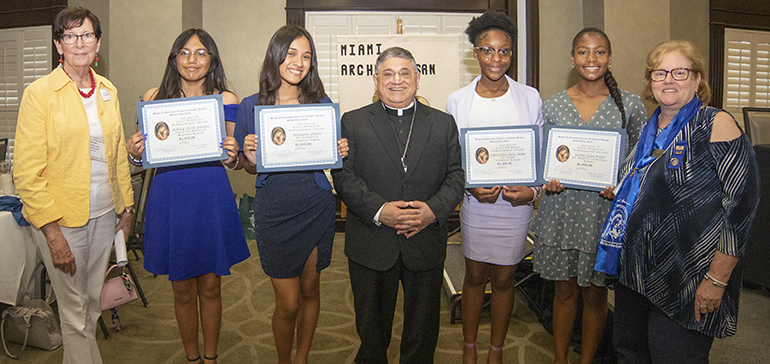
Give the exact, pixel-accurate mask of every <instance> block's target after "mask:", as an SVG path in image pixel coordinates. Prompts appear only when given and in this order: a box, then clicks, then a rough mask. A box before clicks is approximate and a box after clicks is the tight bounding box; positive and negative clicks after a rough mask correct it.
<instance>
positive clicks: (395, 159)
mask: <svg viewBox="0 0 770 364" xmlns="http://www.w3.org/2000/svg"><path fill="white" fill-rule="evenodd" d="M416 113H417V114H416V115H415V118H414V127H413V130H412V135H411V140H410V141H409V149H408V152H407V153H408V154H407V161H408V162H407V164H408V169H407V172H404V168H403V166H402V164H401V156H402V153H403V151H404V150H403V148H402V147H399V145H398V141H397V140H396V136H395V134H394V131H393V127H392V126H391V125H390V124H391V123H392V121H391V120H390V119H389V118H388V116H387V114H386V113H385V110H384V109H383V106H382V104H381V103H380V102H379V101H378V102H375V103H373V104H371V105H368V106H365V107H362V108H360V109H357V110H353V111H350V112H347V113H345V114H344V115H343V116H342V137H343V138H347V139H348V145H349V146H350V151H349V154H348V156H347V158H345V160H344V161H343V164H342V169H341V170H334V171H332V177H333V178H334V186H335V189H336V191H337V195H339V196H340V198H341V199H342V201H343V202H344V203H345V204H346V205H347V206H348V215H347V220H346V233H345V255H347V257H348V259H350V260H352V261H354V262H356V263H358V264H361V265H363V266H365V267H367V268H370V269H374V270H378V271H385V270H388V269H390V268H391V267H393V265H394V264H395V263H396V260H397V259H398V256H399V254H400V255H401V256H402V258H403V262H404V265H405V267H406V268H407V269H409V270H411V271H422V270H427V269H432V268H436V267H438V266H440V265H442V264H443V263H444V258H445V257H446V241H447V228H446V221H447V219H448V218H449V216H450V215H451V214H452V212H453V211H454V209H455V207H456V206H457V204H459V203H460V200H461V199H462V195H463V189H464V186H465V172H464V171H463V168H462V157H461V150H460V144H459V139H458V136H457V126H456V124H455V121H454V118H452V116H451V115H449V114H446V113H444V112H442V111H439V110H436V109H433V108H431V107H429V106H425V105H423V104H419V105H418V106H417V111H416ZM398 200H403V201H414V200H419V201H422V202H425V203H427V204H428V206H429V207H430V208H431V210H433V213H434V214H435V215H436V221H435V222H433V223H432V224H431V225H429V226H428V227H426V228H425V229H423V230H422V231H420V232H419V233H417V234H416V235H414V236H412V237H411V238H409V239H407V238H406V237H404V235H397V234H396V230H395V229H393V228H391V227H388V226H385V225H384V224H382V225H381V226H377V225H376V224H375V223H374V221H373V220H374V216H375V214H377V211H379V209H380V207H382V205H383V204H384V203H386V202H390V201H398Z"/></svg>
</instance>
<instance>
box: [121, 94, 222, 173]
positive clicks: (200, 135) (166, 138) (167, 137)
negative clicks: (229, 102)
mask: <svg viewBox="0 0 770 364" xmlns="http://www.w3.org/2000/svg"><path fill="white" fill-rule="evenodd" d="M136 114H137V119H138V121H137V123H138V124H139V130H140V131H143V132H145V133H146V134H147V139H146V140H145V142H144V151H143V152H142V167H144V168H155V167H165V166H175V165H182V164H191V163H200V162H207V161H212V160H224V159H227V152H225V151H224V149H222V148H220V146H219V145H220V143H221V142H222V139H223V138H224V137H225V136H226V135H227V133H226V131H225V113H224V106H223V103H222V95H207V96H197V97H186V98H182V99H165V100H154V101H143V102H138V103H137V104H136Z"/></svg>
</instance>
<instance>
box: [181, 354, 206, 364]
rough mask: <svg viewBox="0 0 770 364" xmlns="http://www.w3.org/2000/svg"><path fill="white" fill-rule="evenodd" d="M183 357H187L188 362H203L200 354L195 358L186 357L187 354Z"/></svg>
mask: <svg viewBox="0 0 770 364" xmlns="http://www.w3.org/2000/svg"><path fill="white" fill-rule="evenodd" d="M185 358H186V359H187V361H188V362H190V363H201V364H202V363H203V360H202V359H201V356H200V355H198V357H197V358H195V359H190V358H188V357H187V356H185Z"/></svg>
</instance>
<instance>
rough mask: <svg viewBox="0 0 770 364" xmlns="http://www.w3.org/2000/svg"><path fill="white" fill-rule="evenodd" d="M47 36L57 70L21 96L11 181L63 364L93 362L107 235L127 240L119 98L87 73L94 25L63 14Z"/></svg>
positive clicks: (127, 192)
mask: <svg viewBox="0 0 770 364" xmlns="http://www.w3.org/2000/svg"><path fill="white" fill-rule="evenodd" d="M53 28H54V30H53V38H54V43H55V45H56V49H57V50H58V51H59V54H61V55H62V57H61V58H60V59H59V63H60V67H57V68H56V69H54V70H53V72H51V73H50V74H49V75H47V76H45V77H43V78H41V79H39V80H37V81H35V82H33V83H32V84H31V85H29V87H27V89H26V90H25V91H24V96H23V97H22V101H21V105H20V107H19V120H18V123H17V129H16V139H15V151H14V157H15V171H14V180H15V183H16V188H17V190H18V193H19V197H21V201H22V203H23V204H24V207H23V210H22V212H23V213H24V217H26V218H27V220H28V221H29V222H30V223H31V224H32V225H34V226H35V227H36V228H38V229H39V231H38V233H37V234H36V240H37V244H38V247H39V249H40V252H41V254H42V257H43V261H44V263H45V265H46V268H47V269H48V274H49V276H50V278H51V283H52V285H53V289H54V291H56V298H57V302H58V306H59V314H60V317H61V326H62V341H63V342H64V363H78V364H89V363H101V362H102V360H101V357H100V355H99V348H98V347H97V346H96V339H95V331H96V326H95V325H96V321H97V320H98V318H99V315H100V314H101V302H100V296H101V290H102V284H103V281H104V274H105V270H106V268H107V259H108V257H109V254H110V247H111V244H112V241H113V237H114V235H115V233H116V232H117V231H119V230H123V232H124V233H126V234H128V229H129V226H130V222H131V218H132V215H133V213H134V209H133V200H134V197H133V196H134V194H133V192H132V189H131V178H130V174H129V168H128V159H127V155H126V149H125V148H124V147H123V145H124V144H125V140H124V134H123V123H122V122H121V119H120V107H119V104H118V93H117V90H116V89H115V86H113V85H112V83H111V82H110V81H108V80H107V79H106V78H104V77H101V76H99V75H97V74H95V73H94V71H93V70H92V69H91V68H90V65H91V63H92V62H93V61H94V58H95V57H96V52H98V50H99V45H100V39H101V35H102V32H101V28H100V27H99V19H98V18H97V17H96V16H95V15H94V14H93V13H91V12H90V11H88V10H87V9H84V8H80V7H68V8H65V9H64V10H62V11H61V12H60V13H59V15H57V17H56V20H55V21H54V26H53ZM116 216H119V217H120V219H119V221H118V222H117V224H116ZM40 232H42V234H41V233H40Z"/></svg>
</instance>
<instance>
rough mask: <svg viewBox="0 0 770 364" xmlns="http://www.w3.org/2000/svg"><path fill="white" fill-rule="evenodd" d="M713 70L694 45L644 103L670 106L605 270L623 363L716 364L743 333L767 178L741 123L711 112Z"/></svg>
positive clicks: (618, 211) (666, 62) (659, 72)
mask: <svg viewBox="0 0 770 364" xmlns="http://www.w3.org/2000/svg"><path fill="white" fill-rule="evenodd" d="M704 64H705V62H704V60H703V57H701V55H700V54H698V51H697V50H695V48H694V47H693V45H692V44H690V43H689V42H686V41H670V42H665V43H662V44H660V45H659V46H658V47H656V48H655V49H654V50H653V51H652V52H651V53H650V54H649V56H648V57H647V70H646V72H645V81H644V88H643V92H642V96H643V97H644V98H645V99H647V100H649V101H652V102H655V103H657V104H658V105H659V107H658V108H657V109H656V110H655V112H654V113H653V114H652V117H651V118H650V120H649V121H648V122H647V124H646V125H645V127H644V129H643V130H642V134H641V136H640V138H639V143H638V144H637V147H636V148H635V150H634V152H633V153H632V154H631V155H630V156H629V157H628V158H627V159H626V162H625V164H624V166H623V168H622V175H623V176H624V179H623V181H622V182H621V183H620V188H619V189H618V190H617V191H616V197H615V200H614V202H613V206H612V210H611V211H610V214H609V216H608V219H607V223H606V225H605V227H604V229H603V232H602V237H601V242H600V247H599V252H598V254H597V262H596V269H597V270H601V271H603V272H605V273H609V274H617V275H618V278H619V283H620V284H619V285H618V286H617V289H616V292H615V327H614V330H615V332H614V341H615V345H616V348H617V353H618V362H619V363H708V355H709V350H710V348H711V344H712V342H713V340H714V338H715V337H718V338H722V337H726V336H731V335H734V334H735V329H736V327H735V326H736V321H737V315H738V299H739V294H740V287H741V282H740V280H741V275H740V273H739V272H738V273H735V272H733V269H734V268H735V266H736V264H737V263H738V260H739V257H740V256H741V255H742V254H743V253H744V251H745V248H746V241H747V239H748V234H749V230H750V228H751V224H752V222H753V220H754V215H755V213H756V208H757V204H758V202H759V180H758V169H757V164H756V160H755V157H754V152H753V150H752V147H751V143H750V142H749V140H748V138H746V136H745V135H744V134H743V132H742V131H741V129H740V128H739V127H738V125H737V123H736V122H735V120H733V118H732V117H731V116H730V114H728V113H727V112H725V111H723V110H720V109H716V108H713V107H709V106H703V105H704V104H706V103H708V101H709V99H710V98H711V91H710V90H709V86H708V84H707V83H706V81H705V76H704V72H705V65H704ZM734 273H735V274H734Z"/></svg>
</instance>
